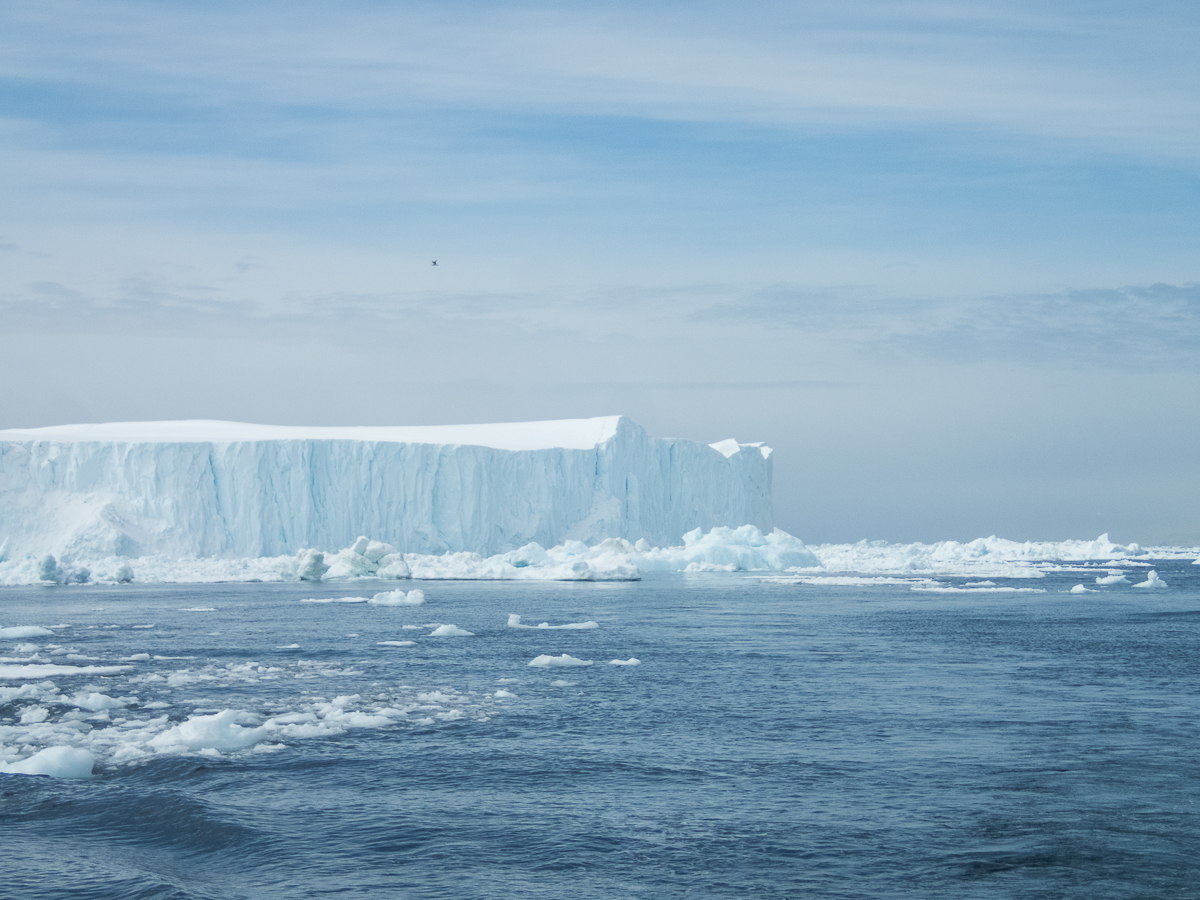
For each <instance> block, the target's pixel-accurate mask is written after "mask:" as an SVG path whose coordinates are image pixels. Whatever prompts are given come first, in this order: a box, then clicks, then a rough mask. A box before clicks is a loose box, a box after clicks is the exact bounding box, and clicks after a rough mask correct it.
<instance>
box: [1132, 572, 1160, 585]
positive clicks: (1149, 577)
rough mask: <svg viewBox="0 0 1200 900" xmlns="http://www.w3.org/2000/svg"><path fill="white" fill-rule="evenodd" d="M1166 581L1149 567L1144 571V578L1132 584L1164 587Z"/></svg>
mask: <svg viewBox="0 0 1200 900" xmlns="http://www.w3.org/2000/svg"><path fill="white" fill-rule="evenodd" d="M1166 586H1167V583H1166V582H1165V581H1163V580H1162V579H1161V578H1159V577H1158V573H1157V572H1156V571H1154V570H1153V569H1151V570H1150V571H1149V572H1147V573H1146V580H1145V581H1140V582H1138V583H1137V584H1135V585H1134V587H1135V588H1165V587H1166Z"/></svg>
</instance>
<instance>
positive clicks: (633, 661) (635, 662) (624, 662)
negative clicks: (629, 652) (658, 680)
mask: <svg viewBox="0 0 1200 900" xmlns="http://www.w3.org/2000/svg"><path fill="white" fill-rule="evenodd" d="M608 664H609V665H610V666H640V665H641V664H642V661H641V660H640V659H638V658H637V657H636V656H631V657H629V659H610V660H609V661H608Z"/></svg>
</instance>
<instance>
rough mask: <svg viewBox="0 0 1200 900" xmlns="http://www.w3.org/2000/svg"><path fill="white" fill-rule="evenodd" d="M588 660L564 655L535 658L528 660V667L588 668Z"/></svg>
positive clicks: (589, 661)
mask: <svg viewBox="0 0 1200 900" xmlns="http://www.w3.org/2000/svg"><path fill="white" fill-rule="evenodd" d="M591 664H592V661H591V660H590V659H576V658H575V657H574V656H568V655H567V654H566V653H564V654H562V655H561V656H546V655H542V656H535V657H534V658H533V659H532V660H530V662H529V665H531V666H539V667H541V668H550V667H553V666H590V665H591Z"/></svg>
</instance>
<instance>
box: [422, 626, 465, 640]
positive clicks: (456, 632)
mask: <svg viewBox="0 0 1200 900" xmlns="http://www.w3.org/2000/svg"><path fill="white" fill-rule="evenodd" d="M474 634H475V632H473V631H467V630H466V629H465V628H459V627H458V626H457V625H439V626H438V627H437V628H435V629H433V631H431V632H429V636H430V637H471V636H472V635H474Z"/></svg>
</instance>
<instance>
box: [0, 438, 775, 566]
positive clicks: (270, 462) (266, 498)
mask: <svg viewBox="0 0 1200 900" xmlns="http://www.w3.org/2000/svg"><path fill="white" fill-rule="evenodd" d="M771 463H772V461H771V449H770V448H769V447H766V446H764V445H762V444H743V443H738V442H737V441H735V440H724V441H720V442H717V443H715V444H712V445H707V444H702V443H697V442H695V441H690V440H678V439H662V438H654V437H651V436H649V435H648V434H646V432H645V431H644V430H643V429H642V428H641V427H639V426H638V425H636V424H634V423H633V422H631V421H630V420H629V419H627V418H624V417H621V416H610V417H605V418H594V419H569V420H562V421H551V422H525V423H516V424H488V425H446V426H429V427H343V428H336V427H335V428H318V427H296V426H276V425H251V424H245V423H238V422H216V421H184V422H125V423H111V424H98V425H64V426H55V427H50V428H34V429H13V430H7V431H0V561H2V560H4V559H6V558H7V559H8V560H9V561H10V562H11V561H14V560H19V559H26V560H31V559H35V558H36V559H38V560H42V559H44V557H45V556H46V555H48V554H52V555H54V556H55V557H56V558H57V561H58V562H59V563H60V564H64V565H66V564H67V563H70V562H72V561H79V560H97V559H104V558H109V557H123V558H143V557H169V558H176V559H183V558H226V559H231V558H242V559H246V558H263V557H275V556H281V555H290V554H295V553H296V552H297V551H298V550H300V549H303V548H312V547H317V548H326V549H334V548H339V547H347V546H349V545H351V544H352V543H353V542H354V541H355V539H356V537H357V536H359V535H361V534H369V535H371V536H372V538H374V539H376V540H377V541H379V542H382V543H386V544H390V545H392V546H393V547H395V548H397V550H398V552H401V553H417V554H443V553H448V552H449V553H455V552H473V553H480V554H484V555H495V554H499V553H504V552H507V551H512V550H516V549H517V548H520V547H523V546H526V545H529V544H532V543H536V544H539V545H542V546H546V547H554V546H556V545H560V544H562V543H563V542H565V541H583V542H586V543H588V544H598V543H600V542H601V541H603V540H604V539H606V538H621V539H624V540H627V541H631V542H636V541H638V540H646V541H648V542H649V543H650V544H652V545H655V546H669V545H670V544H672V543H674V542H677V541H678V540H679V536H680V535H682V534H684V533H686V532H690V531H692V530H694V529H696V528H700V529H703V530H704V531H710V530H711V529H712V528H714V527H718V526H742V525H746V524H749V525H751V526H754V527H755V528H757V529H759V530H760V532H762V533H763V534H768V535H769V534H771V532H772V530H773V526H774V522H773V511H772V506H771V478H772V466H771ZM39 564H40V563H39ZM50 574H53V573H50Z"/></svg>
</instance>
